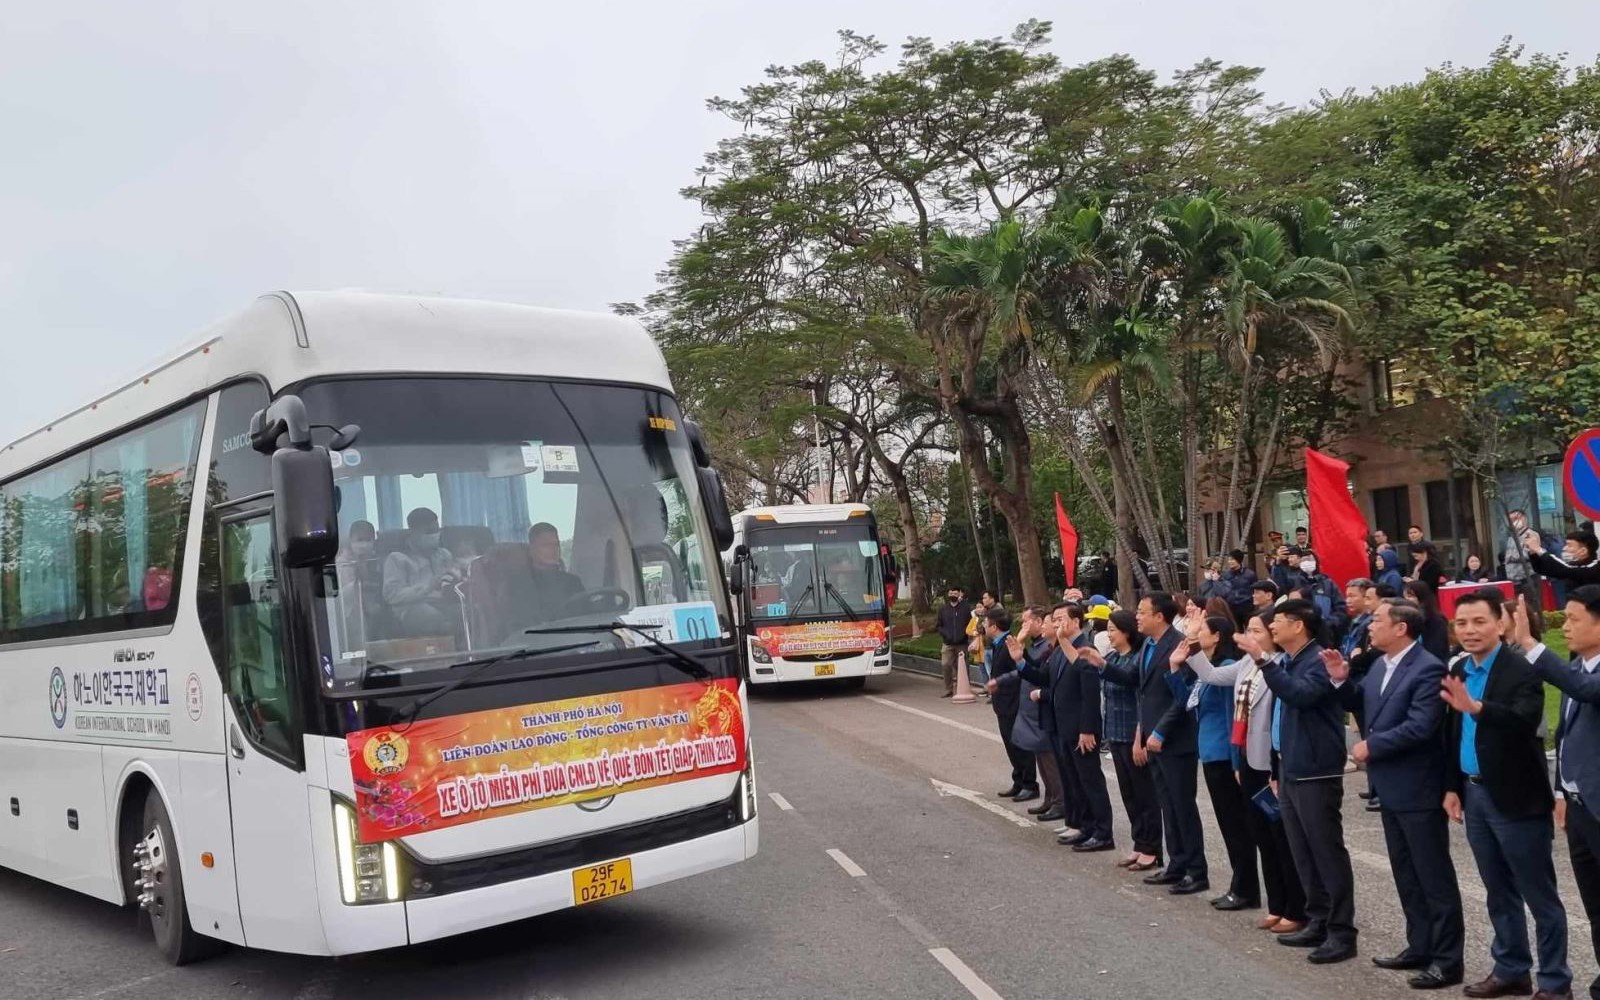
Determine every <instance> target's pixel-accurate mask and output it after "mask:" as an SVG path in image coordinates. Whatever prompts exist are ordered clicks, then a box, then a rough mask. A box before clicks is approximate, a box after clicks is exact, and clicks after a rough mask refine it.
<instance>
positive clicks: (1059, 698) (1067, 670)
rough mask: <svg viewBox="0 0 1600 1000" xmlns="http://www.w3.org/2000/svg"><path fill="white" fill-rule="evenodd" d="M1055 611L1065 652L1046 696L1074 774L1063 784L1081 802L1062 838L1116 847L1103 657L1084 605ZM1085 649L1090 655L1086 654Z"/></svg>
mask: <svg viewBox="0 0 1600 1000" xmlns="http://www.w3.org/2000/svg"><path fill="white" fill-rule="evenodd" d="M1051 614H1052V617H1053V619H1054V622H1055V625H1056V628H1057V629H1058V645H1059V647H1060V651H1061V657H1060V659H1059V660H1058V661H1057V662H1056V663H1054V664H1053V665H1052V669H1051V672H1050V676H1049V686H1048V687H1047V688H1046V689H1045V690H1044V691H1043V692H1041V694H1040V697H1041V698H1042V699H1043V700H1044V701H1045V702H1046V703H1047V705H1048V706H1049V711H1050V712H1051V713H1052V715H1053V718H1054V730H1055V733H1056V737H1057V739H1058V740H1059V743H1058V745H1057V749H1058V750H1059V752H1060V760H1061V768H1062V770H1063V773H1064V774H1068V775H1070V776H1071V777H1070V778H1068V779H1066V780H1064V782H1063V784H1064V785H1065V786H1066V787H1067V788H1068V793H1069V795H1072V796H1073V797H1074V798H1075V802H1074V803H1073V804H1074V805H1075V807H1076V808H1075V809H1074V810H1072V812H1073V815H1070V816H1069V817H1068V818H1067V824H1068V829H1066V830H1063V831H1062V832H1061V835H1060V836H1058V837H1057V840H1058V841H1059V842H1060V843H1062V844H1064V845H1066V846H1069V847H1071V848H1072V849H1073V851H1074V852H1076V853H1079V854H1092V853H1096V852H1099V851H1113V850H1116V842H1115V840H1114V839H1113V837H1112V830H1111V795H1110V792H1109V791H1108V790H1107V788H1106V776H1105V772H1104V771H1102V770H1101V769H1100V752H1099V748H1100V738H1101V718H1100V674H1099V673H1098V672H1097V671H1096V669H1095V667H1094V661H1096V660H1099V659H1100V658H1099V655H1098V653H1097V652H1096V651H1095V650H1094V645H1093V643H1092V642H1091V641H1090V637H1089V635H1088V634H1087V633H1085V632H1084V631H1083V608H1082V607H1081V606H1079V605H1076V604H1071V603H1067V602H1062V603H1061V604H1058V605H1056V607H1055V608H1054V610H1053V611H1052V612H1051ZM1085 651H1088V654H1089V655H1083V654H1084V653H1085ZM1101 662H1103V661H1101Z"/></svg>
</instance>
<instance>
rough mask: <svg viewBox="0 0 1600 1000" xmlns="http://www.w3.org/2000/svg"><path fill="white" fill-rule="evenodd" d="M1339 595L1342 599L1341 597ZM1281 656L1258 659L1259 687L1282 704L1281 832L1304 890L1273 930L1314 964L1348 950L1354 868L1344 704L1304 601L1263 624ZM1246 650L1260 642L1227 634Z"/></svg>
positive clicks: (1351, 946) (1346, 955) (1255, 649)
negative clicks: (1294, 917)
mask: <svg viewBox="0 0 1600 1000" xmlns="http://www.w3.org/2000/svg"><path fill="white" fill-rule="evenodd" d="M1341 603H1343V602H1342V601H1341ZM1269 628H1270V630H1271V632H1272V641H1273V643H1275V644H1276V645H1277V647H1278V648H1279V649H1281V650H1283V652H1284V654H1285V655H1284V657H1280V658H1278V659H1274V660H1269V661H1267V662H1265V663H1263V664H1262V667H1261V675H1262V677H1264V678H1265V679H1266V682H1267V687H1269V688H1271V689H1272V693H1273V694H1274V695H1276V696H1277V698H1278V700H1279V702H1280V703H1281V704H1282V705H1283V715H1282V718H1281V720H1280V723H1279V737H1280V744H1281V746H1282V751H1281V753H1282V764H1281V767H1280V770H1281V773H1282V778H1281V780H1280V782H1279V786H1278V787H1279V792H1278V796H1279V798H1280V799H1281V801H1282V808H1283V827H1284V833H1285V834H1287V836H1288V839H1289V852H1290V853H1291V854H1293V855H1294V866H1295V868H1296V870H1298V871H1299V872H1300V881H1301V884H1303V885H1304V886H1305V890H1306V915H1307V917H1308V918H1309V920H1308V922H1307V923H1306V926H1305V927H1304V928H1302V929H1301V930H1299V931H1296V932H1295V933H1293V934H1285V935H1284V936H1283V937H1280V938H1278V943H1279V944H1283V945H1288V946H1289V947H1291V948H1310V949H1312V951H1311V953H1310V954H1309V955H1307V956H1306V957H1307V958H1308V959H1309V960H1310V961H1311V962H1313V963H1314V964H1317V965H1325V964H1328V963H1332V962H1344V961H1348V960H1349V959H1352V958H1354V957H1355V956H1356V925H1355V912H1356V906H1355V873H1354V872H1353V871H1352V870H1351V868H1350V851H1349V850H1348V849H1347V848H1346V847H1345V844H1344V817H1343V815H1342V814H1341V813H1340V808H1341V806H1342V805H1343V802H1344V764H1345V748H1344V706H1343V704H1342V702H1341V697H1340V695H1339V692H1338V690H1337V689H1336V688H1335V687H1334V686H1333V681H1332V680H1330V679H1329V677H1328V668H1327V665H1326V664H1325V663H1324V662H1323V659H1322V652H1323V646H1322V644H1321V643H1320V642H1318V641H1317V638H1316V637H1317V636H1319V635H1321V634H1322V629H1323V626H1322V616H1321V615H1320V614H1318V613H1317V608H1316V605H1314V604H1312V603H1311V602H1310V601H1302V600H1290V601H1284V602H1283V603H1282V604H1280V605H1278V606H1277V609H1276V612H1275V613H1274V615H1273V618H1272V624H1271V625H1270V626H1269ZM1235 641H1236V642H1238V644H1239V648H1240V649H1241V650H1243V651H1244V652H1245V654H1246V655H1249V656H1251V657H1252V658H1256V659H1257V660H1259V659H1260V657H1261V655H1262V650H1261V644H1260V643H1259V642H1256V641H1254V640H1253V639H1251V638H1250V637H1249V635H1248V634H1244V635H1240V636H1237V637H1236V638H1235Z"/></svg>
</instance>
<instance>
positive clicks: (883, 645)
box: [872, 635, 889, 656]
mask: <svg viewBox="0 0 1600 1000" xmlns="http://www.w3.org/2000/svg"><path fill="white" fill-rule="evenodd" d="M872 655H873V656H888V655H889V637H888V636H887V635H886V636H884V637H883V641H882V642H880V643H878V648H877V649H875V650H873V651H872Z"/></svg>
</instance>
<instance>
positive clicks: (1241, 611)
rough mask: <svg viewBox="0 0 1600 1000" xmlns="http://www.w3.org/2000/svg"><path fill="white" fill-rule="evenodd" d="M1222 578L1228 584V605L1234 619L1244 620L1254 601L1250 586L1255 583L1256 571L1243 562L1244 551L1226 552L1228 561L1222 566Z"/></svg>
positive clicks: (1226, 595) (1248, 614)
mask: <svg viewBox="0 0 1600 1000" xmlns="http://www.w3.org/2000/svg"><path fill="white" fill-rule="evenodd" d="M1222 580H1223V582H1224V583H1226V584H1227V585H1228V592H1227V594H1225V595H1224V596H1225V597H1226V598H1227V601H1228V606H1229V607H1230V608H1232V609H1233V618H1234V621H1244V620H1245V619H1246V618H1248V617H1249V616H1250V615H1251V613H1252V611H1251V608H1252V605H1253V604H1254V603H1255V602H1254V600H1253V599H1252V597H1251V593H1252V592H1251V588H1252V587H1254V586H1255V585H1256V571H1255V570H1253V569H1251V568H1250V567H1248V566H1246V565H1245V564H1244V551H1243V550H1242V549H1234V550H1233V551H1232V552H1229V553H1228V561H1227V563H1226V564H1224V566H1223V568H1222Z"/></svg>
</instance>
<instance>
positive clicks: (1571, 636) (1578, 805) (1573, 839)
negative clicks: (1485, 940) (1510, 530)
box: [1514, 584, 1600, 1000]
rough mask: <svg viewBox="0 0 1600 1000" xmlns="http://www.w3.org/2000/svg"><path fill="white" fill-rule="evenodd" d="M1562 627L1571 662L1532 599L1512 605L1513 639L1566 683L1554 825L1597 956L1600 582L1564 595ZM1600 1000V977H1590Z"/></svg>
mask: <svg viewBox="0 0 1600 1000" xmlns="http://www.w3.org/2000/svg"><path fill="white" fill-rule="evenodd" d="M1566 610H1567V616H1566V621H1565V622H1563V623H1562V626H1561V632H1562V634H1563V635H1564V636H1566V640H1567V648H1568V649H1570V650H1571V651H1572V652H1573V653H1574V654H1575V655H1574V656H1573V658H1572V662H1571V663H1562V662H1561V659H1560V657H1558V656H1556V655H1555V654H1554V653H1552V652H1550V651H1549V650H1548V649H1546V648H1545V645H1544V643H1542V642H1537V641H1535V640H1534V638H1533V634H1532V631H1531V630H1530V629H1529V628H1528V609H1527V605H1526V604H1524V603H1522V602H1520V601H1519V602H1518V604H1517V607H1516V609H1515V617H1514V620H1515V628H1516V641H1517V643H1518V644H1519V645H1520V646H1521V647H1522V648H1523V649H1524V650H1526V655H1527V657H1528V659H1529V660H1531V661H1532V662H1533V669H1534V672H1535V673H1537V674H1538V675H1539V678H1540V679H1541V680H1543V681H1544V682H1545V683H1546V684H1549V685H1552V686H1553V687H1556V688H1559V689H1560V690H1561V695H1562V697H1561V715H1560V719H1561V721H1560V723H1559V724H1558V725H1557V726H1556V789H1555V793H1556V825H1557V826H1560V827H1562V828H1563V829H1564V830H1566V832H1567V853H1568V854H1569V855H1570V856H1571V859H1572V876H1573V878H1574V879H1575V880H1576V881H1577V883H1578V896H1579V898H1581V899H1582V900H1583V910H1584V913H1585V914H1587V915H1588V917H1589V934H1590V937H1591V940H1590V944H1591V945H1592V946H1593V948H1594V951H1595V955H1596V956H1597V957H1600V672H1597V671H1600V586H1596V585H1593V584H1586V585H1584V586H1582V587H1578V588H1576V589H1574V590H1573V591H1572V592H1571V593H1569V594H1568V595H1567V608H1566ZM1589 997H1590V1000H1600V978H1597V979H1595V981H1594V982H1592V983H1590V984H1589Z"/></svg>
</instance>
